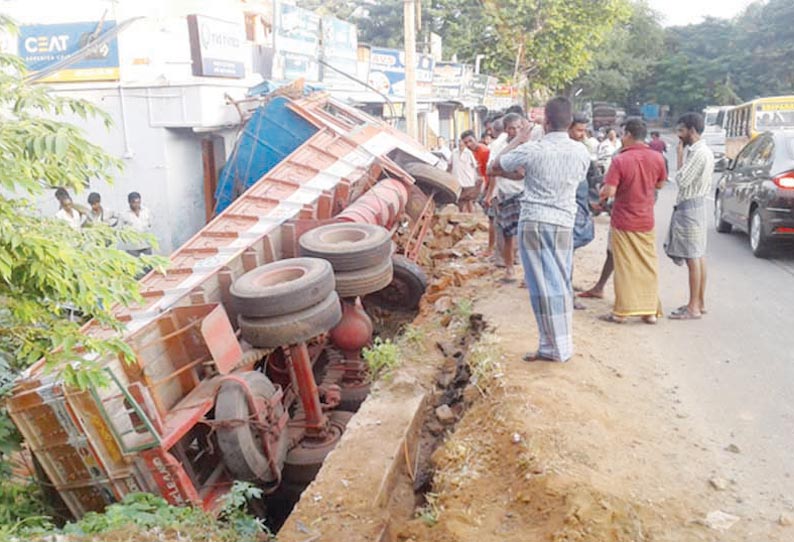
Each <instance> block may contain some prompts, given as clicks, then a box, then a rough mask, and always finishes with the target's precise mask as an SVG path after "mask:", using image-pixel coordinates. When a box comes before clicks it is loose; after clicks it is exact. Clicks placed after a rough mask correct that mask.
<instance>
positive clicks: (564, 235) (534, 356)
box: [490, 97, 590, 362]
mask: <svg viewBox="0 0 794 542" xmlns="http://www.w3.org/2000/svg"><path fill="white" fill-rule="evenodd" d="M572 109H573V108H572V105H571V102H570V100H568V99H567V98H564V97H559V98H554V99H552V100H550V101H549V102H548V103H547V104H546V110H545V113H546V116H545V125H546V128H547V131H546V135H545V136H543V138H542V139H541V140H540V141H530V139H531V136H532V128H531V125H530V124H528V123H526V124H524V126H523V127H522V128H521V130H520V131H519V133H518V135H516V137H515V139H513V141H511V142H510V144H508V146H507V147H506V148H505V150H504V151H503V152H502V155H501V156H500V157H499V158H498V159H497V160H496V161H495V163H494V164H492V165H491V170H490V174H492V175H498V176H501V177H507V178H511V176H512V174H513V173H520V174H523V177H524V190H523V192H522V193H521V198H520V201H521V206H520V220H519V224H518V231H517V236H518V242H519V253H520V254H521V262H522V264H523V267H524V279H525V281H526V284H527V288H528V289H529V299H530V303H531V304H532V309H533V312H534V313H535V319H536V321H537V325H538V335H539V345H538V349H537V351H536V352H530V353H528V354H527V355H525V356H524V358H523V359H524V361H561V362H565V361H568V360H569V359H571V357H572V356H573V328H572V326H573V288H572V287H571V266H572V265H573V226H574V222H575V220H576V187H577V186H578V185H579V183H580V182H581V180H582V179H584V178H585V175H587V169H588V167H589V166H590V154H589V153H588V152H587V148H585V146H584V145H582V144H581V143H579V142H578V141H574V140H573V139H571V138H570V137H569V136H568V127H569V126H570V125H571V122H572V121H573V113H572ZM518 176H520V175H518Z"/></svg>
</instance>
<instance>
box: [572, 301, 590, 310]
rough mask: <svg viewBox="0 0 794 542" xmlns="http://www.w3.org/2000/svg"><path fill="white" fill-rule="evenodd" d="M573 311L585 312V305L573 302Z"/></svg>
mask: <svg viewBox="0 0 794 542" xmlns="http://www.w3.org/2000/svg"><path fill="white" fill-rule="evenodd" d="M573 310H575V311H585V310H587V305H582V304H581V303H579V302H578V301H576V300H574V302H573Z"/></svg>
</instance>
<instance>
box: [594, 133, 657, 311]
mask: <svg viewBox="0 0 794 542" xmlns="http://www.w3.org/2000/svg"><path fill="white" fill-rule="evenodd" d="M647 134H648V128H647V126H646V125H645V122H644V121H643V120H642V119H640V118H629V119H628V120H627V121H626V123H625V125H624V127H623V141H622V143H623V147H622V149H621V151H620V153H619V154H618V155H616V156H615V157H614V158H613V159H612V164H611V165H610V168H609V171H608V172H607V175H606V178H605V180H604V187H603V188H602V190H601V200H602V201H606V200H607V199H608V198H615V202H614V204H613V206H612V213H611V216H612V218H611V229H610V236H611V240H610V243H611V247H612V257H613V258H614V265H615V306H614V307H613V309H612V313H611V314H608V315H606V316H604V317H602V319H604V320H607V321H609V322H615V323H623V322H624V321H625V320H626V318H628V317H631V316H640V317H642V319H643V321H644V322H646V323H649V324H655V323H656V318H657V317H658V316H660V315H661V304H660V303H659V279H658V271H657V269H658V258H657V257H656V233H655V230H654V216H653V204H654V200H655V195H656V190H657V189H660V188H661V187H662V186H664V183H665V180H666V179H667V172H666V168H665V165H664V158H663V157H662V155H661V154H660V153H658V152H656V151H654V150H653V149H651V148H650V147H649V146H648V145H646V144H645V136H646V135H647Z"/></svg>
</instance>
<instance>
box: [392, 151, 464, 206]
mask: <svg viewBox="0 0 794 542" xmlns="http://www.w3.org/2000/svg"><path fill="white" fill-rule="evenodd" d="M405 171H407V172H408V174H409V175H410V176H411V177H413V178H414V180H415V181H416V184H417V186H419V188H421V189H422V190H423V191H424V192H425V193H426V194H434V195H433V199H435V200H436V203H437V204H439V205H447V204H449V203H457V202H458V198H459V197H460V192H461V186H460V183H459V182H458V180H457V179H456V178H455V177H454V175H452V174H451V173H447V172H446V171H443V170H440V169H438V168H437V167H434V166H431V165H428V164H424V163H422V162H410V163H408V164H406V165H405Z"/></svg>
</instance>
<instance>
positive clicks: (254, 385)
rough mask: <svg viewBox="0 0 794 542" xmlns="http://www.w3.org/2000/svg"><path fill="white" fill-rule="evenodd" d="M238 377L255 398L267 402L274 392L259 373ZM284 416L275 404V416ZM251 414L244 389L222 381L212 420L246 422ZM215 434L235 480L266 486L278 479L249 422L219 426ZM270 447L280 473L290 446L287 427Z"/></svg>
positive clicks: (281, 408) (268, 382)
mask: <svg viewBox="0 0 794 542" xmlns="http://www.w3.org/2000/svg"><path fill="white" fill-rule="evenodd" d="M239 376H240V377H242V378H243V379H244V380H245V381H246V383H247V384H248V386H249V387H250V388H251V392H252V393H253V394H254V397H255V398H257V399H263V400H270V398H271V397H273V395H274V394H275V393H276V387H275V386H274V385H273V383H272V382H270V380H269V379H268V378H267V377H266V376H265V375H263V374H262V373H259V372H256V371H250V372H246V373H242V374H240V375H239ZM283 413H284V407H283V406H282V405H281V404H279V405H277V406H276V416H278V417H281V416H282V415H283ZM252 414H253V412H250V411H249V409H248V399H247V398H246V396H245V392H244V391H243V388H242V387H241V386H240V385H239V384H238V383H236V382H234V381H226V382H224V383H223V384H222V385H221V388H220V390H218V397H217V399H216V400H215V421H231V420H248V419H249V418H250V416H251V415H252ZM215 434H216V435H217V437H218V447H219V448H220V450H221V454H222V457H223V462H224V464H225V465H226V468H227V469H228V470H229V472H230V473H231V474H232V476H233V477H234V478H235V479H236V480H242V481H246V482H265V483H269V482H273V481H275V480H276V479H277V478H278V474H279V473H274V472H272V471H271V470H270V464H269V463H268V460H267V457H265V454H264V452H263V446H262V442H261V436H260V434H259V431H258V430H257V429H256V428H254V427H252V426H251V425H250V424H249V423H237V424H234V425H229V426H223V425H220V426H218V428H217V429H216V431H215ZM270 446H271V449H273V450H274V452H275V454H276V464H277V465H278V468H279V470H280V469H282V468H283V466H284V461H285V460H286V458H287V448H288V447H289V438H288V435H287V429H286V428H284V429H282V430H281V433H280V434H279V436H278V439H277V440H274V441H271V442H270Z"/></svg>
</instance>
